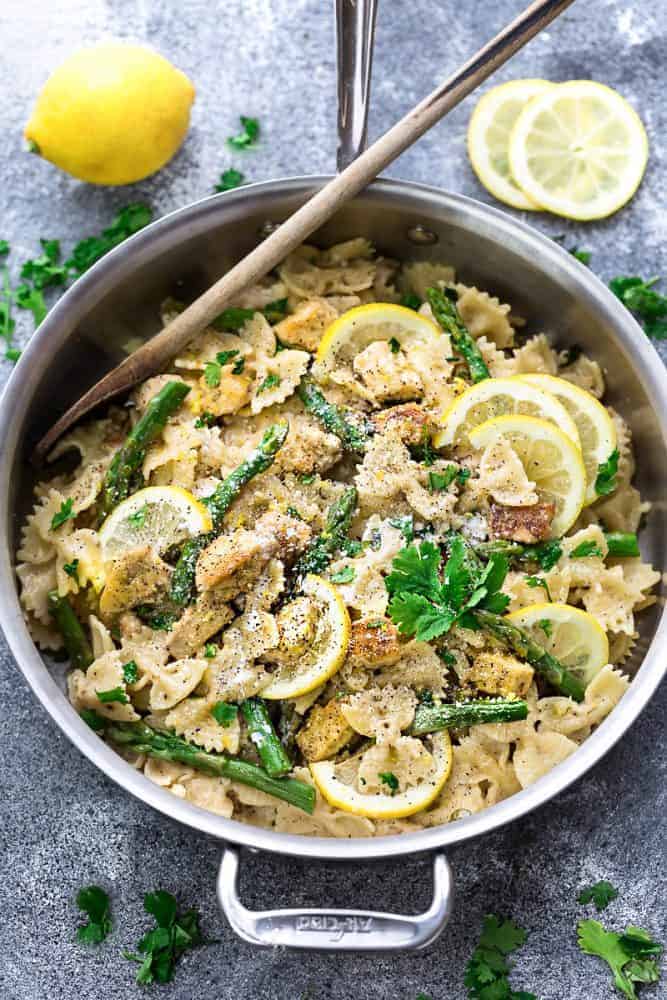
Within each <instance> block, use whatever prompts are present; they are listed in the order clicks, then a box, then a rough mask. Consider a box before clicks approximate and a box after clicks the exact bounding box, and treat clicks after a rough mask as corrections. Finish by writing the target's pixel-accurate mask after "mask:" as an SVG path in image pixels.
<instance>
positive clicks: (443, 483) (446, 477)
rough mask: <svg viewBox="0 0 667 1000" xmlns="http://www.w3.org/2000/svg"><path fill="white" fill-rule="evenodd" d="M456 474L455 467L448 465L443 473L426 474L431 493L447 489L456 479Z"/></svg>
mask: <svg viewBox="0 0 667 1000" xmlns="http://www.w3.org/2000/svg"><path fill="white" fill-rule="evenodd" d="M458 472H459V470H458V469H457V468H456V466H455V465H450V466H449V467H448V468H447V469H445V471H444V472H433V470H431V472H429V474H428V488H429V490H430V491H431V493H437V492H438V491H440V490H447V489H449V487H450V486H451V485H452V483H453V482H454V480H455V479H456V478H457V476H458Z"/></svg>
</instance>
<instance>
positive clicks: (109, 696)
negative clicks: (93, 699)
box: [95, 687, 129, 705]
mask: <svg viewBox="0 0 667 1000" xmlns="http://www.w3.org/2000/svg"><path fill="white" fill-rule="evenodd" d="M95 694H96V695H97V697H98V698H99V700H100V701H101V702H102V704H103V705H110V704H112V703H113V702H118V703H119V704H120V705H127V703H128V702H129V698H128V697H127V695H126V694H125V692H124V691H123V689H122V687H115V688H111V689H110V690H109V691H96V692H95Z"/></svg>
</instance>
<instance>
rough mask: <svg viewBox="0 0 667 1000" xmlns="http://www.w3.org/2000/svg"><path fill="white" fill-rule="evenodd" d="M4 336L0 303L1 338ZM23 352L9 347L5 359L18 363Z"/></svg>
mask: <svg viewBox="0 0 667 1000" xmlns="http://www.w3.org/2000/svg"><path fill="white" fill-rule="evenodd" d="M1 336H2V303H1V302H0V337H1ZM22 353H23V352H22V351H20V350H19V349H18V347H8V348H7V350H6V351H5V359H6V360H7V361H13V362H14V363H16V362H17V361H18V359H19V358H20V357H21V354H22Z"/></svg>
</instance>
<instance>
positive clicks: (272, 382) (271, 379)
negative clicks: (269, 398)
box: [257, 372, 282, 396]
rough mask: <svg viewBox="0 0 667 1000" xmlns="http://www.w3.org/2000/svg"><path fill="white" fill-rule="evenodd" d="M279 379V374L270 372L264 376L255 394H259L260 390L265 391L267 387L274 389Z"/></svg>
mask: <svg viewBox="0 0 667 1000" xmlns="http://www.w3.org/2000/svg"><path fill="white" fill-rule="evenodd" d="M281 381H282V379H281V378H280V375H276V374H275V373H274V372H272V373H271V374H270V375H267V376H266V378H265V379H264V381H263V382H262V384H261V385H260V386H259V387H258V389H257V395H258V396H259V394H260V392H266V391H267V389H274V388H275V387H276V386H278V385H280V383H281Z"/></svg>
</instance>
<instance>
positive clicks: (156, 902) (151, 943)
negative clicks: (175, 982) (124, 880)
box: [123, 889, 205, 985]
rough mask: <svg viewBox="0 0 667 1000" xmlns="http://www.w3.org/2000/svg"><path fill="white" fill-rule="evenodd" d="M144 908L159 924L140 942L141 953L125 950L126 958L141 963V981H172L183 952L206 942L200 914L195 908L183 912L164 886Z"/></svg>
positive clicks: (149, 896) (147, 897)
mask: <svg viewBox="0 0 667 1000" xmlns="http://www.w3.org/2000/svg"><path fill="white" fill-rule="evenodd" d="M144 909H145V910H146V912H147V913H150V914H151V915H152V916H153V917H154V918H155V924H156V926H155V927H154V928H153V929H152V930H150V931H148V933H146V934H144V936H143V937H142V939H141V940H140V941H139V943H138V945H137V952H138V954H134V953H132V952H129V951H124V952H123V957H124V958H127V959H129V960H130V961H131V962H138V963H139V971H138V972H137V977H136V981H137V983H139V984H141V985H144V984H146V983H153V982H158V983H168V982H170V981H171V980H172V979H173V977H174V968H175V966H176V962H177V960H178V958H179V957H180V956H181V955H182V954H183V952H185V951H187V950H188V949H189V948H195V947H196V946H197V945H200V944H205V940H204V937H203V935H202V933H201V930H200V928H199V914H198V913H197V911H196V910H194V909H193V910H186V912H185V913H182V914H179V912H178V903H177V902H176V897H175V896H172V894H171V893H170V892H164V891H163V890H162V889H158V890H157V892H149V893H147V894H146V895H145V896H144Z"/></svg>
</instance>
